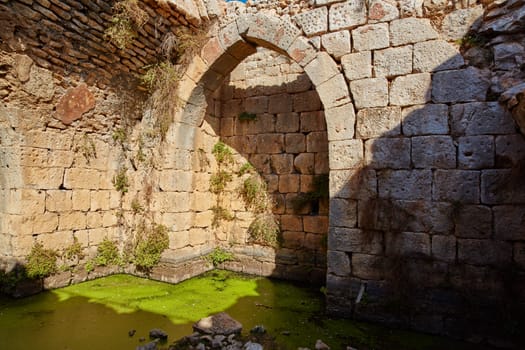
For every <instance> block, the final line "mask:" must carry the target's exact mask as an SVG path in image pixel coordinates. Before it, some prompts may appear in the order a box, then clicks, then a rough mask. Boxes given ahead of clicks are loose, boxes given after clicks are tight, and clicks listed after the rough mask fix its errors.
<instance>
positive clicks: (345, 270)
mask: <svg viewBox="0 0 525 350" xmlns="http://www.w3.org/2000/svg"><path fill="white" fill-rule="evenodd" d="M328 262H329V263H328V271H327V272H328V273H331V274H334V275H336V276H349V275H350V272H351V267H350V258H349V256H348V254H346V253H344V252H338V251H334V250H330V251H328Z"/></svg>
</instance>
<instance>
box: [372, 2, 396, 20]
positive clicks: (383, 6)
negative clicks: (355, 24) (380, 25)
mask: <svg viewBox="0 0 525 350" xmlns="http://www.w3.org/2000/svg"><path fill="white" fill-rule="evenodd" d="M397 18H399V10H398V9H397V4H396V2H395V1H392V0H385V1H384V0H372V1H371V2H370V5H369V8H368V20H369V22H370V23H375V22H388V21H391V20H394V19H397Z"/></svg>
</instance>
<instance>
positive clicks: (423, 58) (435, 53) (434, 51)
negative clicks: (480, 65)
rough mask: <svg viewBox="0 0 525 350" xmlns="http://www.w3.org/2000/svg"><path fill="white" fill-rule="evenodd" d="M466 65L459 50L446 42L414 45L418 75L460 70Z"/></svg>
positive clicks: (436, 41)
mask: <svg viewBox="0 0 525 350" xmlns="http://www.w3.org/2000/svg"><path fill="white" fill-rule="evenodd" d="M464 64H465V61H464V60H463V57H462V56H461V53H460V52H459V48H457V47H455V46H453V45H452V44H449V43H447V42H446V41H444V40H431V41H425V42H422V43H416V44H415V45H414V71H415V72H417V73H424V72H437V71H441V70H449V69H459V68H461V67H462V66H463V65H464Z"/></svg>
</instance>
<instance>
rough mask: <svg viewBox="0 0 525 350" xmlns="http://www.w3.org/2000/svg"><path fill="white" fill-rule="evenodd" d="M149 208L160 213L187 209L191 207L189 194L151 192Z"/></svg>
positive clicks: (179, 211)
mask: <svg viewBox="0 0 525 350" xmlns="http://www.w3.org/2000/svg"><path fill="white" fill-rule="evenodd" d="M208 197H209V195H208ZM151 208H152V210H153V211H157V212H162V213H166V212H167V213H181V212H186V211H189V210H190V208H191V196H190V194H189V193H188V192H157V193H153V195H152V200H151ZM208 208H210V207H208Z"/></svg>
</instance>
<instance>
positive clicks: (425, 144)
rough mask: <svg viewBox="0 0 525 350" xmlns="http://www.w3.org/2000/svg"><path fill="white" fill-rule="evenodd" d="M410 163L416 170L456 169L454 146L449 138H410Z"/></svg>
mask: <svg viewBox="0 0 525 350" xmlns="http://www.w3.org/2000/svg"><path fill="white" fill-rule="evenodd" d="M412 162H413V163H414V166H415V167H416V168H442V169H452V168H455V167H456V146H455V145H454V142H453V140H452V137H450V136H416V137H413V138H412Z"/></svg>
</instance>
